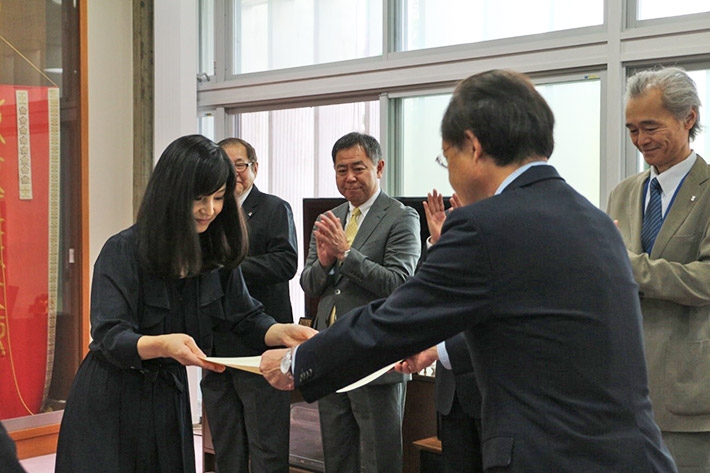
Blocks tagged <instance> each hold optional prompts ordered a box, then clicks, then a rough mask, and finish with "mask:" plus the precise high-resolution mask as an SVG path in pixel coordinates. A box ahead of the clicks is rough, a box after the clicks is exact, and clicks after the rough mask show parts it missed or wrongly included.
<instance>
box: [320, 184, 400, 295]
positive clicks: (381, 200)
mask: <svg viewBox="0 0 710 473" xmlns="http://www.w3.org/2000/svg"><path fill="white" fill-rule="evenodd" d="M389 200H390V198H389V197H388V196H387V195H386V194H385V193H384V192H380V195H379V196H377V199H375V202H373V204H372V207H370V210H369V211H368V212H367V215H366V216H365V218H364V219H363V220H362V222H360V225H359V227H358V230H357V233H356V234H355V239H354V240H353V244H352V248H355V249H356V250H359V249H360V248H362V246H363V245H364V244H365V242H366V241H367V240H368V238H370V235H372V232H374V231H375V228H377V225H378V224H379V223H380V220H382V217H383V216H384V215H385V212H386V210H387V208H388V207H389V205H390V202H389ZM348 209H349V205H348V203H347V202H346V203H345V204H343V205H341V206H339V207H336V208H335V209H334V210H333V214H335V216H336V217H338V218H339V219H340V221H341V222H342V224H343V227H344V226H345V220H346V218H347V216H348ZM340 278H341V276H340V265H339V264H336V265H335V282H336V284H337V283H338V281H340Z"/></svg>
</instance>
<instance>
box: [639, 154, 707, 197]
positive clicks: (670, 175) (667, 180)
mask: <svg viewBox="0 0 710 473" xmlns="http://www.w3.org/2000/svg"><path fill="white" fill-rule="evenodd" d="M696 158H697V154H696V153H695V151H691V152H690V154H689V155H688V157H687V158H685V159H684V160H683V161H681V162H679V163H678V164H676V165H674V166H672V167H670V168H669V169H668V170H667V171H664V172H662V173H661V174H658V173H657V172H656V168H655V167H654V166H651V175H650V176H649V178H648V180H649V182H650V181H651V180H653V178H654V177H655V178H656V179H658V183H659V184H660V185H661V189H663V193H664V194H672V193H674V192H675V189H676V187H678V185H679V184H680V181H682V180H683V178H684V177H685V175H686V174H688V172H689V171H690V169H691V168H692V167H693V165H694V164H695V161H696Z"/></svg>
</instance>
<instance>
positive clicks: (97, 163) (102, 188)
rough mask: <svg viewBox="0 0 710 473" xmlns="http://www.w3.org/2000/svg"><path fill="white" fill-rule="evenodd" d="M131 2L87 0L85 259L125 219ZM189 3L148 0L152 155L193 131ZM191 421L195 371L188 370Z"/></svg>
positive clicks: (129, 193)
mask: <svg viewBox="0 0 710 473" xmlns="http://www.w3.org/2000/svg"><path fill="white" fill-rule="evenodd" d="M132 3H133V2H132V1H131V0H103V1H99V0H91V1H89V2H87V4H88V5H87V10H88V11H87V15H88V55H89V58H88V59H89V66H88V67H89V71H88V75H89V77H88V85H89V247H90V249H89V258H90V264H91V271H92V273H93V264H94V261H96V258H97V256H98V254H99V251H100V250H101V247H102V246H103V244H104V242H105V241H106V239H108V238H109V237H110V236H111V235H113V234H115V233H117V232H118V231H120V230H122V229H124V228H126V227H128V226H130V225H131V224H132V223H133V20H132V17H133V13H132ZM196 13H197V3H196V0H156V1H155V24H154V27H155V135H154V142H155V156H156V159H157V157H158V156H160V153H161V152H162V151H163V149H165V147H166V146H167V145H168V144H169V143H170V142H171V141H172V140H174V139H175V138H177V137H178V136H181V135H184V134H188V133H195V132H196V123H197V121H196V116H197V99H196V93H195V81H196V78H195V76H196V68H197V66H196V64H197V61H196V55H197V22H196ZM188 376H189V377H190V396H191V398H192V411H193V422H197V421H198V420H199V416H200V412H201V410H200V408H199V392H198V391H199V386H198V383H197V381H198V380H199V376H200V374H199V370H197V369H191V370H189V373H188Z"/></svg>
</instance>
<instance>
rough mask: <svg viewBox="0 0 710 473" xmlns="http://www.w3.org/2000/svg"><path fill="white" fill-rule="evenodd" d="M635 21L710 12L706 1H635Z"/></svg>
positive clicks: (709, 5)
mask: <svg viewBox="0 0 710 473" xmlns="http://www.w3.org/2000/svg"><path fill="white" fill-rule="evenodd" d="M637 1H638V11H637V12H636V19H637V20H651V19H653V18H664V17H668V16H679V15H689V14H692V13H702V12H707V11H710V2H708V0H676V1H674V2H669V1H668V0H637Z"/></svg>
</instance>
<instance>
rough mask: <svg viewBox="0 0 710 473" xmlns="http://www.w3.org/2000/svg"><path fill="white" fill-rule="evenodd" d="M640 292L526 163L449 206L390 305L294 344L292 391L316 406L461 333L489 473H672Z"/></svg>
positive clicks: (598, 229) (586, 224)
mask: <svg viewBox="0 0 710 473" xmlns="http://www.w3.org/2000/svg"><path fill="white" fill-rule="evenodd" d="M637 294H638V286H637V285H636V283H635V282H634V279H633V276H632V272H631V267H630V264H629V259H628V257H627V255H626V249H625V247H624V244H623V242H622V240H621V236H620V234H619V231H618V230H617V229H616V227H615V226H614V223H613V222H612V221H611V219H609V217H607V216H606V215H605V214H604V213H603V212H601V211H600V210H599V209H597V208H596V207H595V206H593V205H592V204H591V203H590V202H589V201H587V200H586V199H585V198H584V197H582V196H581V195H580V194H578V193H577V192H575V191H574V190H573V189H572V188H571V187H570V186H569V185H567V184H566V183H565V182H564V180H563V179H562V178H561V177H560V176H559V175H558V174H557V172H556V171H555V170H554V168H552V167H551V166H545V165H543V166H534V167H532V168H530V169H528V170H526V171H525V172H524V173H523V174H521V175H520V176H518V177H517V178H516V179H515V180H514V181H513V182H512V183H511V184H510V185H508V187H506V188H505V190H504V191H503V192H502V193H501V194H500V195H497V196H494V197H491V198H488V199H485V200H482V201H480V202H478V203H475V204H472V205H469V206H465V207H462V208H458V209H456V210H454V211H453V212H452V213H451V215H450V216H449V217H448V218H447V220H446V223H445V224H444V228H443V233H442V236H441V238H440V240H439V241H438V242H437V244H436V245H434V246H433V247H432V248H431V249H430V251H429V254H428V255H427V260H426V262H425V263H424V264H423V265H422V267H421V268H420V270H419V272H418V273H417V274H415V275H414V276H413V277H412V278H411V279H409V280H408V281H407V282H406V283H405V284H404V285H402V286H400V287H399V288H398V289H397V290H396V291H395V292H394V293H393V294H392V295H391V296H390V297H389V298H387V299H386V300H380V301H377V302H373V303H371V304H369V305H367V306H364V307H361V308H358V309H354V310H353V311H351V312H350V313H348V314H346V315H344V316H343V317H342V318H341V319H340V320H339V321H338V323H337V324H334V325H333V326H332V327H330V328H329V329H328V330H325V331H323V332H321V333H319V334H318V335H316V336H315V337H314V338H312V339H310V340H308V341H306V342H305V343H303V344H302V345H300V346H299V348H298V350H297V352H296V359H295V366H294V376H295V381H296V387H297V388H299V389H300V390H301V392H302V394H303V396H304V398H305V399H306V400H307V401H313V400H315V399H318V398H319V397H321V396H324V395H326V394H327V393H330V392H332V391H334V390H336V389H339V388H340V387H342V386H345V385H347V384H348V383H351V382H353V381H354V380H356V379H359V378H360V377H362V376H364V375H366V374H368V373H370V372H372V371H374V370H376V369H378V368H380V367H382V366H383V365H386V364H387V363H391V362H394V361H396V360H399V359H402V358H404V357H406V356H408V355H411V354H413V353H418V352H420V351H421V350H423V349H425V348H427V347H430V346H432V345H434V344H436V343H437V342H440V341H441V340H444V339H447V338H450V337H451V336H453V335H455V334H457V333H458V332H461V331H464V330H465V331H466V341H467V343H468V345H469V348H470V349H471V350H472V358H473V362H474V363H473V364H474V368H475V371H476V378H477V380H478V382H479V387H480V389H481V395H482V399H483V404H482V411H481V415H482V424H483V434H482V440H483V463H484V467H485V468H486V469H492V470H491V471H497V472H507V473H510V472H515V473H518V472H521V473H522V472H545V473H547V472H554V473H565V472H574V473H577V472H586V473H589V472H599V473H601V472H605V473H608V472H644V473H646V472H648V473H651V472H654V473H660V472H663V473H667V472H674V471H676V470H675V465H674V464H673V461H672V459H671V457H670V455H669V453H668V451H667V449H666V448H665V446H663V444H662V441H661V436H660V431H659V430H658V427H657V426H656V424H655V423H654V421H653V416H652V412H651V403H650V401H649V398H648V386H647V379H646V365H645V362H644V353H643V351H644V350H643V342H642V337H641V311H640V308H639V301H638V295H637ZM493 469H494V470H493Z"/></svg>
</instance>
